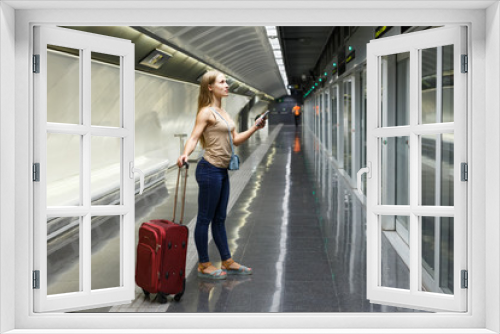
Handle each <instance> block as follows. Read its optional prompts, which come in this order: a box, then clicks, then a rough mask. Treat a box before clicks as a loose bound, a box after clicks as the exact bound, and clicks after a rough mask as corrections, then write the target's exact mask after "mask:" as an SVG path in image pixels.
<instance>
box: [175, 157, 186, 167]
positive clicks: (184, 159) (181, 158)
mask: <svg viewBox="0 0 500 334" xmlns="http://www.w3.org/2000/svg"><path fill="white" fill-rule="evenodd" d="M187 160H188V156H187V154H183V155H181V156H180V157H179V158H178V159H177V166H179V168H181V167H182V166H183V165H184V163H185V162H186V161H187Z"/></svg>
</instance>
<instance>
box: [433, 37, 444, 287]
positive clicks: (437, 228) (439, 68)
mask: <svg viewBox="0 0 500 334" xmlns="http://www.w3.org/2000/svg"><path fill="white" fill-rule="evenodd" d="M436 50H437V57H436V123H437V124H441V123H442V122H443V47H442V46H439V47H437V48H436ZM442 141H443V139H442V135H437V136H436V157H435V161H436V170H435V177H434V180H435V187H434V188H435V195H434V196H435V203H434V204H435V205H436V206H440V205H441V165H442V154H441V153H442V152H441V150H442ZM434 236H435V237H434V282H433V283H434V290H433V291H439V282H440V273H441V265H440V256H439V254H440V248H441V247H440V244H441V217H435V218H434Z"/></svg>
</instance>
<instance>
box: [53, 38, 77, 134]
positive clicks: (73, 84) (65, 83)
mask: <svg viewBox="0 0 500 334" xmlns="http://www.w3.org/2000/svg"><path fill="white" fill-rule="evenodd" d="M56 50H57V51H56ZM47 122H52V123H69V124H79V123H80V50H76V49H70V48H61V47H57V46H53V45H47Z"/></svg>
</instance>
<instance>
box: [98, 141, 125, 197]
mask: <svg viewBox="0 0 500 334" xmlns="http://www.w3.org/2000/svg"><path fill="white" fill-rule="evenodd" d="M121 142H122V139H121V138H114V137H97V136H94V137H92V144H91V145H92V157H91V159H92V170H91V182H92V183H91V188H90V189H91V198H92V205H120V203H121V202H120V199H121V182H120V181H121V167H120V158H121Z"/></svg>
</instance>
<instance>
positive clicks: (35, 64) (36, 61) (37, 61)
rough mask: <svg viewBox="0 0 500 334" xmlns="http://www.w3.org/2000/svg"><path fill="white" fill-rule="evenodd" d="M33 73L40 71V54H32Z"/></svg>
mask: <svg viewBox="0 0 500 334" xmlns="http://www.w3.org/2000/svg"><path fill="white" fill-rule="evenodd" d="M33 73H40V55H33Z"/></svg>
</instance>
